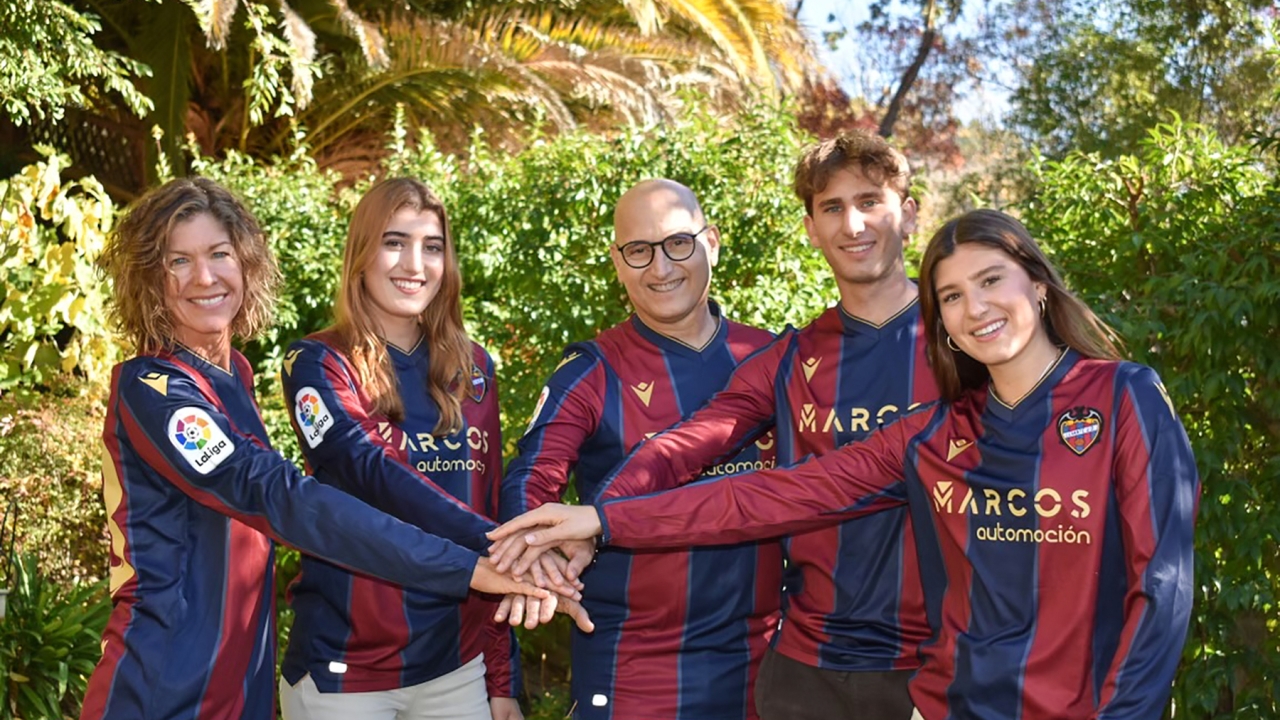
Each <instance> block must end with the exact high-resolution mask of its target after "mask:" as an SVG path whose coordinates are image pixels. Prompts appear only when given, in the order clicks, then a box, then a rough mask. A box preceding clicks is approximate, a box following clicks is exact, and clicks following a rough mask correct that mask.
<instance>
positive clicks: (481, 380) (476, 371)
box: [471, 365, 489, 402]
mask: <svg viewBox="0 0 1280 720" xmlns="http://www.w3.org/2000/svg"><path fill="white" fill-rule="evenodd" d="M488 387H489V383H488V381H487V380H485V377H484V373H483V372H481V371H480V366H479V365H472V366H471V399H472V400H475V401H476V402H480V401H481V400H484V391H485V389H487V388H488Z"/></svg>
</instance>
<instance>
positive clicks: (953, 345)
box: [947, 335, 963, 352]
mask: <svg viewBox="0 0 1280 720" xmlns="http://www.w3.org/2000/svg"><path fill="white" fill-rule="evenodd" d="M947 347H949V348H951V351H952V352H963V351H962V350H961V349H960V348H958V347H956V341H955V340H952V339H951V336H950V335H948V336H947Z"/></svg>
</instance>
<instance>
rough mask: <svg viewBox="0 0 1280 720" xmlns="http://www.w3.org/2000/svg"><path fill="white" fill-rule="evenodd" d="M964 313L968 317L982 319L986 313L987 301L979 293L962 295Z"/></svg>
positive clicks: (972, 292) (976, 291) (973, 292)
mask: <svg viewBox="0 0 1280 720" xmlns="http://www.w3.org/2000/svg"><path fill="white" fill-rule="evenodd" d="M964 311H965V312H966V313H968V314H969V316H970V317H982V315H983V314H984V313H985V312H987V299H986V297H985V296H984V295H983V294H982V292H981V291H978V290H974V291H971V292H967V293H965V295H964Z"/></svg>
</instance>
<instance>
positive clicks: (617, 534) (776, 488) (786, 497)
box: [597, 410, 932, 548]
mask: <svg viewBox="0 0 1280 720" xmlns="http://www.w3.org/2000/svg"><path fill="white" fill-rule="evenodd" d="M931 413H932V411H931V410H930V411H920V412H917V413H915V414H912V415H908V416H907V417H905V418H902V419H900V420H898V421H897V422H895V423H892V424H891V425H888V426H886V427H884V428H882V429H880V430H878V431H876V432H874V433H872V434H871V435H870V436H869V437H867V438H866V439H865V440H864V441H862V442H855V443H850V444H848V445H845V446H844V447H842V448H840V449H839V450H836V451H834V452H830V453H827V454H825V455H822V456H820V457H816V458H810V459H808V460H806V461H804V462H801V463H799V464H797V465H794V466H792V467H789V468H783V469H774V470H761V471H759V472H752V473H744V474H742V475H732V476H729V477H726V478H723V479H720V480H714V481H708V482H700V483H695V484H692V485H687V486H685V487H682V488H678V489H675V490H670V491H667V492H663V493H658V494H655V495H647V496H644V497H639V498H620V499H615V500H609V501H604V502H602V503H599V504H598V505H597V509H598V512H599V513H600V524H601V527H602V528H603V529H604V540H605V542H607V543H613V544H616V545H622V546H624V547H632V548H658V547H680V546H688V545H710V544H720V543H735V542H745V541H748V540H760V539H764V538H770V537H777V536H779V535H785V534H793V533H797V532H800V531H803V530H812V529H814V528H819V527H824V526H827V525H833V524H835V523H838V522H841V521H844V520H848V519H850V518H853V517H858V516H860V515H865V514H868V513H871V512H875V511H878V510H882V509H885V508H888V507H894V506H899V505H902V504H904V503H905V502H906V492H905V489H904V488H903V480H902V477H903V469H904V468H903V456H904V453H905V452H906V450H907V443H908V442H909V441H910V440H911V438H912V436H914V435H915V433H916V432H918V431H919V430H920V429H921V428H922V427H923V425H924V423H925V422H927V421H928V419H929V417H930V415H931Z"/></svg>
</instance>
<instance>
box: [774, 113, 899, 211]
mask: <svg viewBox="0 0 1280 720" xmlns="http://www.w3.org/2000/svg"><path fill="white" fill-rule="evenodd" d="M855 169H856V170H860V171H861V172H862V174H863V175H866V176H867V179H868V180H870V181H872V182H874V183H879V184H881V185H885V186H888V187H890V188H893V189H894V191H896V192H897V193H898V195H899V196H901V197H902V199H903V200H906V199H907V196H908V194H909V192H910V190H911V166H910V165H909V164H908V163H907V158H906V156H905V155H903V154H902V153H900V152H898V151H897V150H895V149H894V148H893V147H892V146H891V145H889V143H888V142H887V141H886V140H885V139H884V138H882V137H880V136H879V135H875V134H873V133H869V132H866V131H863V130H851V131H849V132H845V133H841V134H839V135H837V136H835V137H833V138H831V139H829V140H823V141H822V142H820V143H818V144H816V145H811V146H810V147H809V148H807V149H806V150H805V151H804V155H802V156H801V157H800V162H799V163H797V164H796V170H795V179H794V181H793V183H792V189H793V190H795V193H796V197H798V198H800V200H802V201H803V202H804V211H805V213H807V214H808V215H809V216H810V217H812V216H813V196H814V195H817V194H818V193H820V192H822V191H823V190H825V189H826V188H827V183H828V182H830V181H831V176H832V175H834V174H836V173H838V172H840V171H841V170H855Z"/></svg>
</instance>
